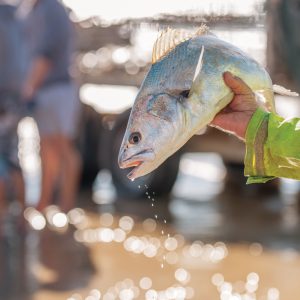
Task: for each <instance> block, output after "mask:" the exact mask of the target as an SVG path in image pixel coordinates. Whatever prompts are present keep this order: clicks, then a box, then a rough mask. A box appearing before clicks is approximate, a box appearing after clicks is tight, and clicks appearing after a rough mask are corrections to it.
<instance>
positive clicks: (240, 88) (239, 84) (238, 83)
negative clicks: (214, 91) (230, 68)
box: [223, 72, 253, 95]
mask: <svg viewBox="0 0 300 300" xmlns="http://www.w3.org/2000/svg"><path fill="white" fill-rule="evenodd" d="M223 78H224V81H225V83H226V85H227V86H228V87H229V88H230V89H231V90H232V91H233V92H234V94H236V95H253V92H252V90H251V89H250V88H249V86H248V85H247V84H246V83H245V82H244V81H243V80H242V79H241V78H239V77H236V76H234V75H233V74H231V73H230V72H225V73H224V74H223Z"/></svg>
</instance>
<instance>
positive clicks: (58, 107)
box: [33, 82, 80, 139]
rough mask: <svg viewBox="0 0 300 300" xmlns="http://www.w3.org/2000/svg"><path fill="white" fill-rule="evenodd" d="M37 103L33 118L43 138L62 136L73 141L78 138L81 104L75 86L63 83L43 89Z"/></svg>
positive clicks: (37, 97) (39, 93)
mask: <svg viewBox="0 0 300 300" xmlns="http://www.w3.org/2000/svg"><path fill="white" fill-rule="evenodd" d="M35 101H36V105H35V108H34V115H33V117H34V118H35V120H36V123H37V126H38V129H39V133H40V135H41V136H50V135H56V134H61V135H64V136H66V137H69V138H71V139H72V138H74V137H75V136H76V133H77V126H78V119H79V112H80V102H79V96H78V88H77V87H76V85H75V84H73V83H69V82H63V83H56V84H52V85H49V86H46V87H43V88H41V89H40V90H39V91H38V93H37V95H36V97H35Z"/></svg>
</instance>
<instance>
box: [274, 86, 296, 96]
mask: <svg viewBox="0 0 300 300" xmlns="http://www.w3.org/2000/svg"><path fill="white" fill-rule="evenodd" d="M273 91H274V93H276V94H279V95H282V96H290V97H297V96H299V94H298V93H296V92H293V91H291V90H289V89H286V88H285V87H283V86H281V85H278V84H273Z"/></svg>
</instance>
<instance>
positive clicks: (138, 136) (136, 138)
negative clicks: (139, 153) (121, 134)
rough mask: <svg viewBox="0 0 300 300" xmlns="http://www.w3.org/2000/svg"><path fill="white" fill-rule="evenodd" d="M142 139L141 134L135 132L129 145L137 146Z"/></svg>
mask: <svg viewBox="0 0 300 300" xmlns="http://www.w3.org/2000/svg"><path fill="white" fill-rule="evenodd" d="M141 139H142V136H141V134H140V133H139V132H133V133H132V134H131V135H130V137H129V143H130V144H133V145H136V144H138V143H139V142H140V140H141Z"/></svg>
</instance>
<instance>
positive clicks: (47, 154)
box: [37, 136, 61, 211]
mask: <svg viewBox="0 0 300 300" xmlns="http://www.w3.org/2000/svg"><path fill="white" fill-rule="evenodd" d="M58 140H59V137H58V136H47V137H41V160H42V190H41V197H40V201H39V204H38V206H37V209H38V210H39V211H42V210H44V209H45V208H46V207H47V206H48V205H50V204H51V202H52V196H53V191H54V188H55V183H56V179H57V178H58V176H59V175H60V170H61V149H60V147H59V146H58V145H59V143H58Z"/></svg>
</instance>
